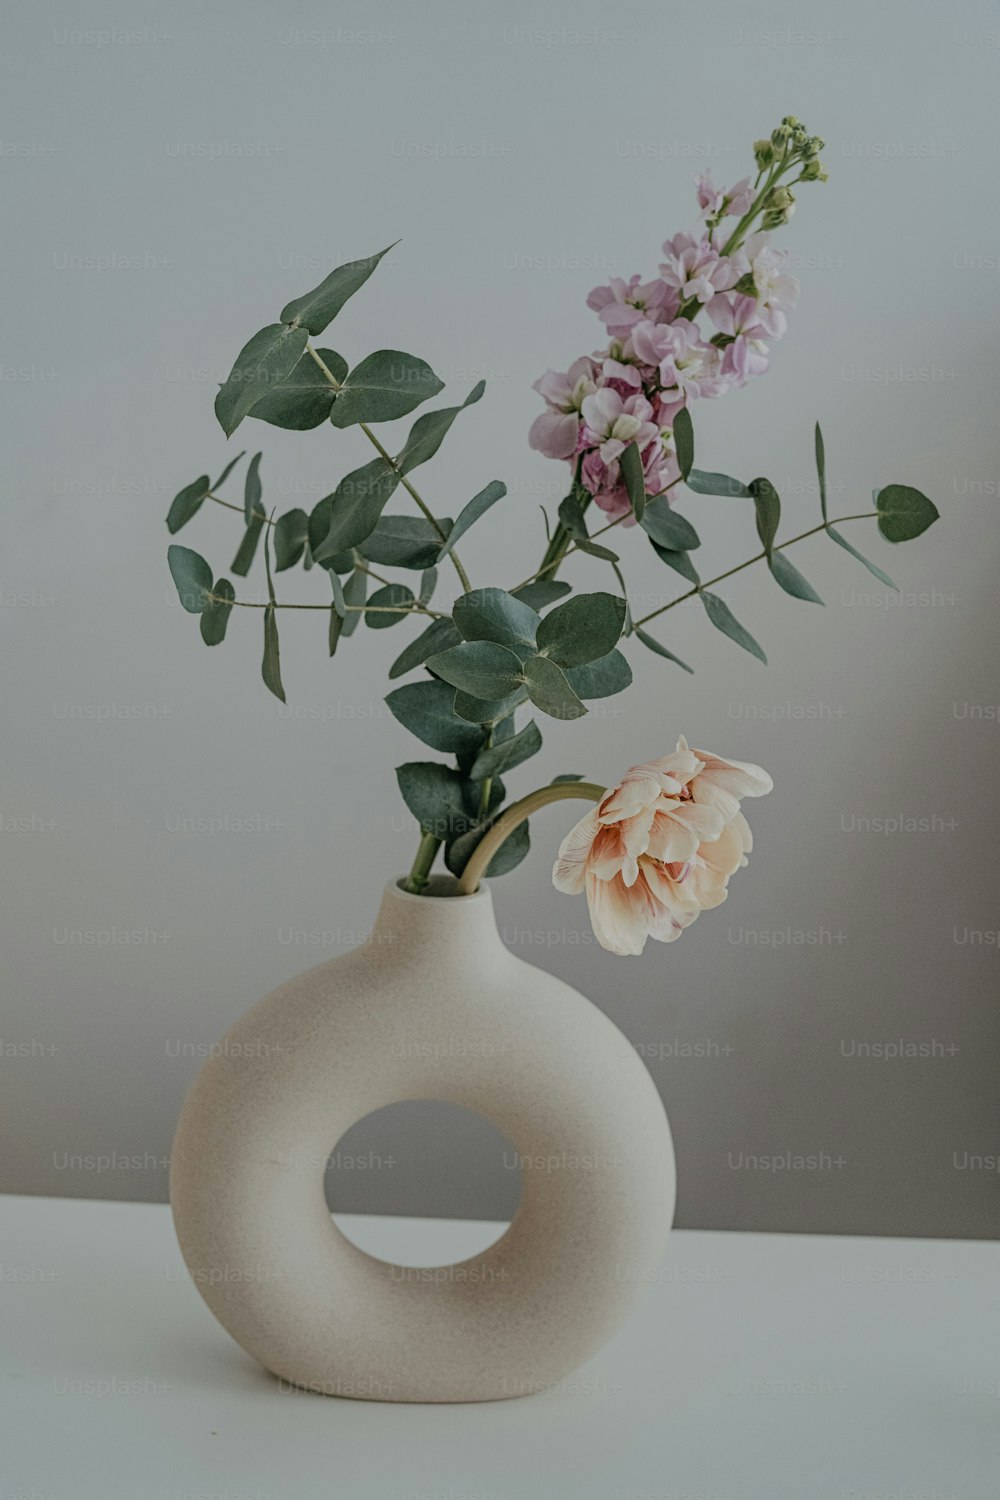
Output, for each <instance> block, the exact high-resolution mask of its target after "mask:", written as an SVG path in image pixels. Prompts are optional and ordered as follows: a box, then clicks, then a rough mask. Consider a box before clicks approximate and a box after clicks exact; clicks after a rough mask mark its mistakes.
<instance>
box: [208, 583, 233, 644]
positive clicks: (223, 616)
mask: <svg viewBox="0 0 1000 1500" xmlns="http://www.w3.org/2000/svg"><path fill="white" fill-rule="evenodd" d="M212 593H213V594H215V595H217V596H218V597H217V598H215V599H213V600H212V601H211V603H209V604H208V606H207V607H206V608H205V609H204V610H203V611H202V615H201V638H202V640H203V641H204V642H205V645H206V646H218V645H220V644H221V642H222V641H224V640H225V638H226V626H227V625H228V624H229V616H230V615H231V614H232V612H233V600H234V599H235V598H236V590H235V589H234V588H233V586H232V584H231V583H230V582H229V579H228V578H217V579H216V581H215V586H214V588H213V589H212Z"/></svg>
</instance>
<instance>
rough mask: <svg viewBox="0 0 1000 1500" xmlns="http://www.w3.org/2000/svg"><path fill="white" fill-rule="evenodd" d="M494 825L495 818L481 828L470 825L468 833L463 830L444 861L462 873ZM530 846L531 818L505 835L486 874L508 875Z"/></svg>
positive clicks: (495, 875) (456, 872) (451, 869)
mask: <svg viewBox="0 0 1000 1500" xmlns="http://www.w3.org/2000/svg"><path fill="white" fill-rule="evenodd" d="M492 826H493V820H491V821H490V822H488V823H482V824H481V825H480V826H479V827H478V828H471V829H470V830H469V832H468V833H464V834H462V836H461V837H460V838H457V839H453V840H452V842H451V843H450V844H449V845H448V847H447V848H446V850H445V856H444V862H445V864H446V865H447V867H448V869H449V870H450V871H451V873H452V874H453V875H461V873H462V871H463V870H464V869H465V867H466V865H467V864H468V862H469V860H470V858H471V857H472V855H473V853H474V852H475V849H476V845H477V844H479V843H480V841H481V840H482V838H483V836H484V835H485V833H486V832H487V830H488V829H489V828H491V827H492ZM530 847H531V839H530V837H529V834H528V820H527V818H525V820H524V822H523V823H518V825H517V827H516V828H513V829H511V831H510V833H509V834H508V836H507V838H505V839H504V841H503V843H502V844H501V845H500V848H499V849H498V850H497V852H496V854H494V856H493V858H492V859H491V860H490V862H489V864H488V865H487V867H486V877H487V879H489V880H495V879H496V877H497V876H498V875H506V874H508V873H509V871H511V870H513V869H515V868H516V867H517V866H518V865H519V864H520V863H521V861H522V859H523V858H524V856H525V855H526V854H527V852H528V850H529V849H530Z"/></svg>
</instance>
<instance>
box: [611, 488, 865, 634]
mask: <svg viewBox="0 0 1000 1500" xmlns="http://www.w3.org/2000/svg"><path fill="white" fill-rule="evenodd" d="M877 516H878V511H877V510H866V511H862V512H861V513H860V514H859V515H856V516H837V517H836V518H835V519H834V520H832V521H821V522H820V524H819V525H818V526H813V527H811V528H810V529H809V531H802V532H800V533H799V535H798V536H793V537H789V539H788V541H787V542H780V543H779V544H778V546H776V547H773V548H772V549H771V550H772V551H773V552H784V550H785V548H786V547H794V545H795V543H796V542H804V541H805V539H806V537H808V536H815V535H816V534H817V532H820V531H826V529H827V527H829V526H842V525H843V524H844V522H845V521H868V520H871V519H872V518H873V517H877ZM767 556H768V554H767V553H766V552H758V553H757V555H756V556H755V557H748V558H747V560H746V562H741V563H737V565H736V567H735V568H728V569H727V570H726V572H725V573H719V574H718V576H717V577H715V578H709V579H708V580H707V581H706V582H705V583H699V584H697V585H696V586H695V587H694V588H693V589H688V591H687V593H686V594H678V596H677V598H676V599H671V601H670V603H669V604H661V605H660V607H659V609H654V610H650V612H649V614H648V615H643V617H642V619H641V620H636V621H634V624H635V625H646V624H648V622H649V621H650V620H655V619H656V617H657V615H662V614H664V613H665V612H666V611H667V610H668V609H673V608H674V606H675V605H676V604H683V603H684V601H685V600H686V599H693V598H694V596H695V595H696V594H700V593H703V592H704V590H705V589H710V588H713V587H714V586H715V584H717V583H722V581H723V579H725V578H732V576H733V574H734V573H742V571H743V569H744V568H749V567H751V566H752V565H753V564H754V563H758V562H763V561H764V559H765V558H766V557H767Z"/></svg>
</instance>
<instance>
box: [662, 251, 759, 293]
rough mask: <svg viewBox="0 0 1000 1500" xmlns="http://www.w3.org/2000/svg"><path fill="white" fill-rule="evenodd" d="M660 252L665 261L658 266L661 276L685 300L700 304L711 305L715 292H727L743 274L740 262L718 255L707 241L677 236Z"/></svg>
mask: <svg viewBox="0 0 1000 1500" xmlns="http://www.w3.org/2000/svg"><path fill="white" fill-rule="evenodd" d="M675 247H676V248H675ZM663 251H664V254H665V255H666V257H667V258H666V260H665V261H663V262H662V264H661V266H660V275H661V276H662V277H663V280H664V281H665V282H666V283H667V285H668V286H672V287H676V288H677V290H678V292H679V293H680V295H681V297H682V298H684V299H685V300H686V299H687V298H689V297H696V298H697V299H698V301H699V302H710V301H711V299H712V298H713V297H714V296H715V294H716V292H727V291H728V290H729V288H730V287H732V286H735V285H736V283H737V281H738V280H739V279H740V275H741V274H742V272H741V268H740V262H739V261H737V260H736V259H735V258H730V257H728V256H724V255H720V254H719V251H718V249H717V248H716V246H715V245H713V244H712V243H711V241H710V240H707V239H702V240H692V238H691V236H690V235H687V234H685V235H676V236H675V237H674V238H673V239H672V240H668V241H667V242H666V244H665V245H664V247H663Z"/></svg>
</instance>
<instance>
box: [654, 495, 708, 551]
mask: <svg viewBox="0 0 1000 1500" xmlns="http://www.w3.org/2000/svg"><path fill="white" fill-rule="evenodd" d="M639 524H640V525H641V526H642V529H643V531H644V532H645V533H646V535H647V536H648V537H649V538H650V540H651V541H654V542H655V543H656V544H657V546H658V547H666V548H667V549H668V550H669V551H671V552H689V551H690V550H691V549H692V548H694V547H700V546H701V541H700V539H699V537H698V533H697V532H696V531H695V529H694V527H693V526H692V525H691V522H690V521H689V520H688V519H687V518H686V516H681V515H678V513H677V511H675V510H671V508H670V502H669V501H668V500H667V497H666V496H665V495H658V496H657V498H656V499H655V500H650V501H648V502H647V504H646V511H645V514H644V515H643V518H642V520H641V522H640V523H639Z"/></svg>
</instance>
